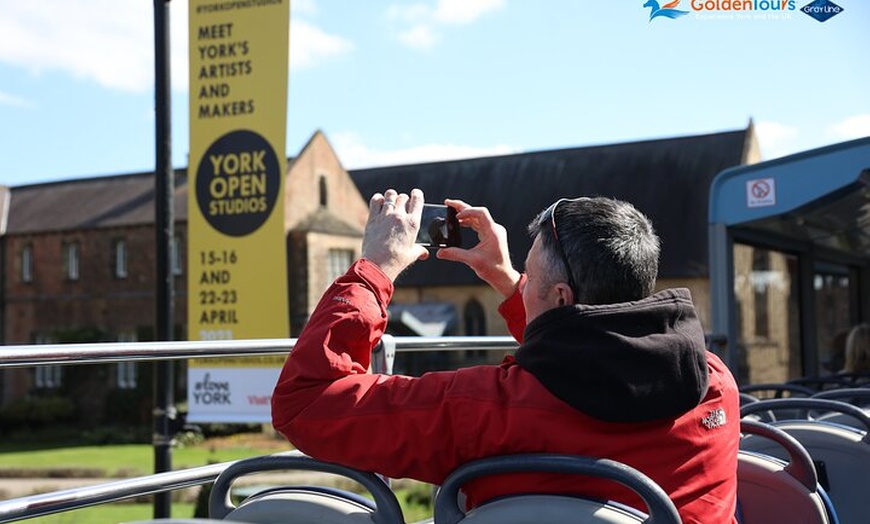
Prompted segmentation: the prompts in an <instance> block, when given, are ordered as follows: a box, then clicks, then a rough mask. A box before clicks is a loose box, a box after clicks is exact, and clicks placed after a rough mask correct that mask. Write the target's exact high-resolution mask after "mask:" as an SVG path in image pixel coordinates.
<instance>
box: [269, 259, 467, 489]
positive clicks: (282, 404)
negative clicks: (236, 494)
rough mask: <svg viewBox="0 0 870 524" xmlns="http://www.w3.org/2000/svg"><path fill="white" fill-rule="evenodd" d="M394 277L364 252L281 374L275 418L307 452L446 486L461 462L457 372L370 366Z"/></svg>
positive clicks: (338, 284)
mask: <svg viewBox="0 0 870 524" xmlns="http://www.w3.org/2000/svg"><path fill="white" fill-rule="evenodd" d="M392 291H393V286H392V283H391V282H390V280H389V279H388V278H387V277H386V276H385V275H384V274H383V273H382V272H381V271H380V269H379V268H378V267H377V266H376V265H375V264H373V263H371V262H369V261H367V260H365V259H363V260H360V261H357V262H356V263H354V265H353V266H351V268H350V269H349V270H348V272H347V273H346V274H345V275H343V276H342V277H340V278H339V279H337V280H336V281H335V283H334V284H333V285H332V286H331V287H330V288H329V289H328V290H327V292H326V293H325V294H324V295H323V298H322V299H321V301H320V303H319V304H318V305H317V307H316V308H315V310H314V312H313V314H312V315H311V318H310V320H309V321H308V324H307V325H306V327H305V329H304V330H303V332H302V333H301V335H300V336H299V339H298V340H297V343H296V346H295V347H294V349H293V351H292V352H291V353H290V355H289V357H288V358H287V360H286V362H285V363H284V367H283V369H282V371H281V374H280V377H279V379H278V383H277V385H276V386H275V390H274V392H273V395H272V423H273V425H274V427H275V429H276V430H277V431H278V432H280V433H281V434H282V435H284V436H285V437H286V438H287V439H288V440H289V441H290V442H291V443H293V444H294V445H295V446H296V447H297V448H298V449H299V450H300V451H302V452H304V453H306V454H308V455H310V456H312V457H315V458H319V459H321V460H328V461H332V462H336V463H341V464H344V465H347V466H350V467H354V468H358V469H362V470H366V471H377V472H379V473H383V474H385V475H387V476H390V477H393V478H403V477H407V478H416V479H419V480H423V481H426V482H433V483H437V482H440V481H442V480H443V478H444V476H446V474H447V473H449V472H450V471H451V470H452V469H453V468H454V467H455V466H456V465H457V464H458V463H459V462H460V460H462V459H461V457H459V456H458V455H461V451H462V445H463V444H464V443H463V442H462V441H461V440H459V439H462V438H463V436H462V435H457V434H456V433H455V431H454V429H455V426H454V424H455V423H462V417H461V416H456V414H454V413H451V407H450V403H449V402H442V401H443V399H444V398H445V396H446V395H448V392H449V390H450V388H451V385H452V384H453V382H454V380H455V373H428V374H426V375H424V377H418V378H413V377H405V376H398V375H396V376H387V375H374V374H371V373H369V372H368V368H369V363H370V359H371V350H372V348H373V347H374V345H375V344H376V343H377V342H378V340H379V339H380V337H381V335H382V334H383V332H384V329H385V327H386V322H387V309H386V308H387V304H388V302H389V299H390V296H391V294H392Z"/></svg>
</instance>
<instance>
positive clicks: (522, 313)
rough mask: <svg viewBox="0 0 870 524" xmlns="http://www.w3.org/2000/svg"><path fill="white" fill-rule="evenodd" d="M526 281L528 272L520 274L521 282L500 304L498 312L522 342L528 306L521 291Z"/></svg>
mask: <svg viewBox="0 0 870 524" xmlns="http://www.w3.org/2000/svg"><path fill="white" fill-rule="evenodd" d="M525 282H526V274H525V273H523V274H522V275H520V283H519V285H518V286H517V289H516V290H515V291H514V294H513V295H511V296H509V297H508V298H506V299H505V301H504V302H502V303H501V304H500V305H499V306H498V312H499V314H500V315H501V317H502V318H503V319H504V321H505V324H507V328H508V331H509V332H510V334H511V335H512V336H513V337H514V338H515V339H516V341H517V342H519V343H520V344H522V342H523V332H524V331H525V329H526V308H525V306H524V305H523V294H522V293H520V289H522V288H523V286H524V285H525Z"/></svg>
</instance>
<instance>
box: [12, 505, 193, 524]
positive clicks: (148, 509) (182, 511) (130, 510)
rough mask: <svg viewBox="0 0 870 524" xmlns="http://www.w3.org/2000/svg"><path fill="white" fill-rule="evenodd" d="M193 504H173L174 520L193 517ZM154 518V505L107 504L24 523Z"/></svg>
mask: <svg viewBox="0 0 870 524" xmlns="http://www.w3.org/2000/svg"><path fill="white" fill-rule="evenodd" d="M193 510H194V505H193V504H173V505H172V516H173V517H174V518H191V517H193ZM153 516H154V506H153V505H152V504H106V505H102V506H91V507H89V508H83V509H77V510H75V511H67V512H64V513H55V514H53V515H46V516H44V517H37V518H35V519H28V520H25V521H24V522H27V523H33V524H116V523H119V522H132V521H136V520H148V519H151V518H153Z"/></svg>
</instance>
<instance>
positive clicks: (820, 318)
mask: <svg viewBox="0 0 870 524" xmlns="http://www.w3.org/2000/svg"><path fill="white" fill-rule="evenodd" d="M850 280H851V279H850V278H849V270H848V268H847V267H845V266H842V267H835V266H832V267H826V268H825V269H824V270H820V269H818V268H817V270H816V273H815V275H814V276H813V290H814V292H815V295H816V297H815V298H816V347H817V348H818V351H819V368H818V370H817V371H818V374H819V376H824V375H830V374H831V373H836V372H838V371H840V370H841V369H843V362H844V360H845V351H846V335H847V334H848V333H849V328H851V327H852V323H851V321H850V319H851V318H852V316H851V314H850V313H851V312H850V303H851V302H850V296H851V294H850Z"/></svg>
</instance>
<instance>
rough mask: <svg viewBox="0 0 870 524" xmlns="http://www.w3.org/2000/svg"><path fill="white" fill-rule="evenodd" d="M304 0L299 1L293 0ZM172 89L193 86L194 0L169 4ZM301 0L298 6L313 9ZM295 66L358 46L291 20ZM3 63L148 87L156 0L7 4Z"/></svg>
mask: <svg viewBox="0 0 870 524" xmlns="http://www.w3.org/2000/svg"><path fill="white" fill-rule="evenodd" d="M299 1H300V0H294V3H296V2H299ZM169 6H170V7H169V9H170V16H169V28H170V46H171V51H170V52H171V57H170V62H171V67H172V71H171V78H172V84H173V88H174V89H176V90H181V91H186V90H187V87H188V64H189V61H188V56H187V53H188V43H187V33H188V3H187V1H186V0H173V1H172V2H170V3H169ZM313 8H314V4H313V3H312V2H311V1H309V0H301V5H300V6H297V8H296V9H295V10H294V11H298V12H299V13H312V12H313V11H312V10H313ZM290 33H291V37H290V38H291V42H292V45H291V48H290V67H291V69H296V68H304V67H313V66H315V65H317V64H319V63H320V62H321V61H322V60H324V59H327V58H331V57H335V56H337V55H341V54H343V53H347V52H349V51H350V50H352V49H353V45H352V44H351V43H350V42H349V41H348V40H345V39H343V38H341V37H338V36H333V35H330V34H327V33H326V32H324V31H322V30H320V29H318V28H316V27H314V26H313V25H311V24H309V23H306V22H305V21H302V20H295V19H292V20H291V27H290ZM0 62H2V63H5V64H9V65H12V66H16V67H20V68H23V69H26V70H28V71H30V72H31V73H32V74H34V75H39V74H42V73H44V72H45V71H64V72H67V73H69V74H71V75H72V76H74V77H76V78H79V79H82V80H85V81H91V82H95V83H97V84H99V85H101V86H103V87H105V88H108V89H115V90H121V91H130V92H147V91H150V90H152V89H153V88H154V10H153V3H152V2H145V1H139V0H137V1H135V2H132V1H119V0H76V1H73V2H71V1H69V0H39V1H38V2H36V1H22V2H9V3H8V5H6V4H4V6H3V14H2V16H0Z"/></svg>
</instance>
